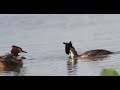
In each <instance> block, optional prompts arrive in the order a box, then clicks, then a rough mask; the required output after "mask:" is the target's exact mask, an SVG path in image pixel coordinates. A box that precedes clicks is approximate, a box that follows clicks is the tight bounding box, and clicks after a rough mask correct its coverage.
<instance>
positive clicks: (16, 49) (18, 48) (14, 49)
mask: <svg viewBox="0 0 120 90" xmlns="http://www.w3.org/2000/svg"><path fill="white" fill-rule="evenodd" d="M21 52H24V53H27V52H26V51H23V50H22V48H20V47H18V46H15V45H13V46H12V49H11V54H13V55H14V56H19V55H18V53H21Z"/></svg>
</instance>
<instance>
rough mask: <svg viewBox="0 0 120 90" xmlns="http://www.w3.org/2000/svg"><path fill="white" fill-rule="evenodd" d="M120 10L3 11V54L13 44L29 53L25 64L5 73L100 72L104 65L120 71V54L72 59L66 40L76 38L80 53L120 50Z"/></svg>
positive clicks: (0, 28)
mask: <svg viewBox="0 0 120 90" xmlns="http://www.w3.org/2000/svg"><path fill="white" fill-rule="evenodd" d="M119 29H120V15H119V14H116V15H114V14H106V15H105V14H26V15H25V14H1V15H0V36H1V38H0V42H1V44H0V54H1V55H4V54H5V53H8V52H10V49H11V45H17V46H20V47H22V48H23V49H24V50H26V51H27V52H28V53H26V54H21V55H23V56H25V57H27V59H26V60H24V61H23V62H24V67H23V68H21V69H20V70H16V71H1V72H0V75H1V76H3V75H5V76H98V75H99V73H100V71H101V70H102V69H103V68H108V67H112V68H115V69H116V70H118V71H119V72H120V54H114V55H110V56H109V57H107V58H104V59H103V60H98V61H90V60H84V59H79V60H78V61H77V62H72V61H69V58H68V57H69V56H68V55H66V54H65V51H64V45H63V44H62V43H63V42H69V41H72V42H73V46H74V47H75V48H76V50H77V51H78V53H83V52H85V51H87V50H92V49H99V48H101V49H107V50H110V51H113V52H117V51H120V30H119Z"/></svg>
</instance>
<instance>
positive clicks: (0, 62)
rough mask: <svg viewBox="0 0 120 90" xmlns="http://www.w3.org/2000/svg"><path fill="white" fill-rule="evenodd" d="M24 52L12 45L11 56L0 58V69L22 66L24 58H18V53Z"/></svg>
mask: <svg viewBox="0 0 120 90" xmlns="http://www.w3.org/2000/svg"><path fill="white" fill-rule="evenodd" d="M21 52H24V53H27V52H25V51H23V50H22V48H20V47H18V46H15V45H13V46H12V49H11V54H7V55H4V56H1V57H0V68H1V67H2V68H6V67H14V66H20V67H22V66H23V61H22V60H23V59H26V58H25V57H19V55H18V54H19V53H21Z"/></svg>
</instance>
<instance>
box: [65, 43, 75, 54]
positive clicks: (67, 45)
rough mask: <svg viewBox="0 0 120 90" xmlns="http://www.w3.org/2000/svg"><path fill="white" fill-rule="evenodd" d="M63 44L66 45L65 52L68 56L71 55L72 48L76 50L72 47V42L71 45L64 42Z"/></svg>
mask: <svg viewBox="0 0 120 90" xmlns="http://www.w3.org/2000/svg"><path fill="white" fill-rule="evenodd" d="M63 44H65V52H66V54H68V55H69V53H70V48H74V47H73V46H72V42H71V41H70V42H69V43H67V42H63Z"/></svg>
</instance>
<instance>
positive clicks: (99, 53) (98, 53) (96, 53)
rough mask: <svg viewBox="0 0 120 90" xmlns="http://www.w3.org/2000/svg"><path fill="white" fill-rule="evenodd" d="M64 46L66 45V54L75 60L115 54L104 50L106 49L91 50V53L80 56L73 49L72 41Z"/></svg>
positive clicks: (87, 52)
mask: <svg viewBox="0 0 120 90" xmlns="http://www.w3.org/2000/svg"><path fill="white" fill-rule="evenodd" d="M63 44H65V52H66V54H69V53H70V57H71V58H74V59H75V58H77V57H81V58H89V57H100V56H102V55H109V54H112V53H113V52H111V51H108V50H104V49H96V50H89V51H86V52H84V53H82V54H80V55H78V53H77V51H76V50H75V48H74V47H73V45H72V42H71V41H70V42H69V43H67V42H63Z"/></svg>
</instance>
